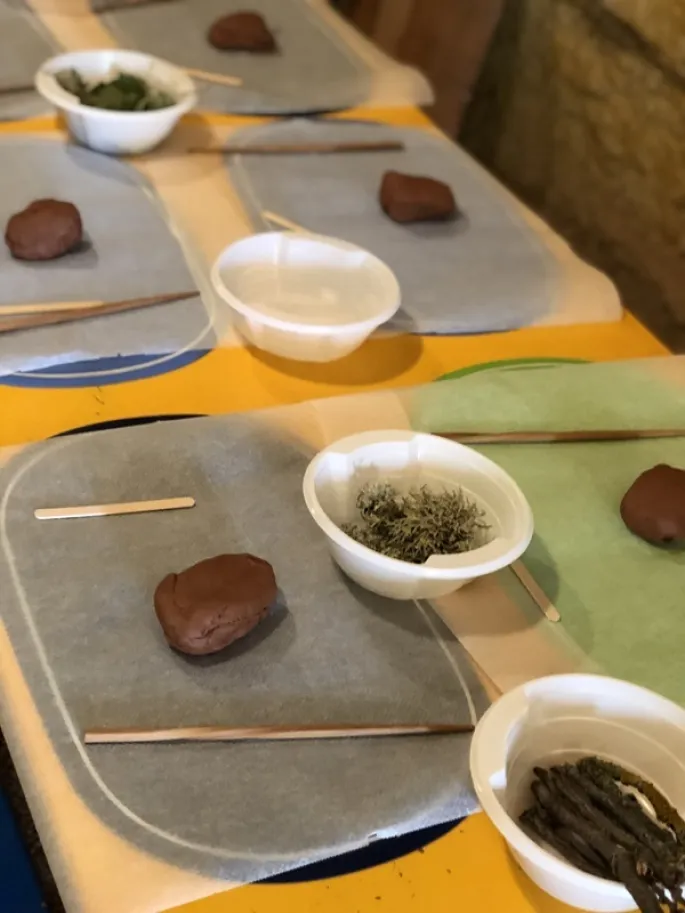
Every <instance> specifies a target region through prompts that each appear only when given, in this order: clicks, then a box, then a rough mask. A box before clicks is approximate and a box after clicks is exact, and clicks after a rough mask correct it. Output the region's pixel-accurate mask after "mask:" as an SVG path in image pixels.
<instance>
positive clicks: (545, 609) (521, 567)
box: [511, 561, 561, 622]
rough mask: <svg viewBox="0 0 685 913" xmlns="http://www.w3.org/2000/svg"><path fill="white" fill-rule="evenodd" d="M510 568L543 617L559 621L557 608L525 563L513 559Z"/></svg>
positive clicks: (559, 614)
mask: <svg viewBox="0 0 685 913" xmlns="http://www.w3.org/2000/svg"><path fill="white" fill-rule="evenodd" d="M511 570H512V571H513V572H514V574H515V575H516V577H517V579H518V581H519V583H520V584H521V585H522V586H523V587H524V588H525V590H526V591H527V592H528V595H529V596H530V597H531V599H532V600H533V602H534V603H535V604H536V605H537V607H538V608H539V609H540V611H541V612H542V614H543V615H544V616H545V618H546V619H547V620H548V621H553V622H557V621H561V613H560V612H559V609H558V608H557V607H556V606H555V605H554V603H553V602H552V601H551V600H550V599H549V598H548V596H547V594H546V593H545V592H544V591H543V589H542V587H541V586H540V585H539V584H538V582H537V581H536V580H535V578H534V577H533V575H532V574H531V573H530V571H529V570H528V568H527V567H526V566H525V564H524V563H523V562H522V561H514V563H513V564H512V565H511Z"/></svg>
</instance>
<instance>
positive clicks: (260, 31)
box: [207, 12, 276, 54]
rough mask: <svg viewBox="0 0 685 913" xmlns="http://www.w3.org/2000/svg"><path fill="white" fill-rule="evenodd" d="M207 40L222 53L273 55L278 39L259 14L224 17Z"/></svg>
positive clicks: (210, 30)
mask: <svg viewBox="0 0 685 913" xmlns="http://www.w3.org/2000/svg"><path fill="white" fill-rule="evenodd" d="M207 40H208V41H209V43H210V44H211V45H212V46H213V47H215V48H217V49H218V50H220V51H251V52H252V53H256V54H271V53H273V52H274V51H275V50H276V39H275V38H274V36H273V34H272V33H271V31H270V30H269V27H268V26H267V24H266V22H265V21H264V19H263V17H262V16H260V15H259V13H250V12H242V13H231V14H230V15H229V16H222V17H221V18H220V19H217V20H216V22H214V23H213V24H212V26H211V27H210V29H209V32H208V33H207Z"/></svg>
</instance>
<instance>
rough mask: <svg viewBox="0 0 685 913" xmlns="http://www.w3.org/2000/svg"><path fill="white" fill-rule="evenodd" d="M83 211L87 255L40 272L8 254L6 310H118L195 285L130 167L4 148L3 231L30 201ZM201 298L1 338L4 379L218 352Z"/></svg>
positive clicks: (4, 261)
mask: <svg viewBox="0 0 685 913" xmlns="http://www.w3.org/2000/svg"><path fill="white" fill-rule="evenodd" d="M43 197H56V198H58V199H62V200H69V201H71V202H72V203H75V204H76V206H78V208H79V210H80V212H81V216H82V219H83V224H84V232H85V235H86V242H87V243H86V244H85V245H84V249H81V250H79V251H76V252H74V253H71V254H67V255H66V256H65V257H61V258H60V259H58V260H51V261H45V262H42V263H36V262H27V261H21V260H14V259H13V258H12V257H11V255H10V253H9V250H8V249H7V248H6V246H5V245H4V244H2V245H1V246H0V275H1V276H2V282H1V283H0V315H1V314H2V306H3V304H20V303H24V302H35V301H46V302H52V301H54V302H59V301H78V300H104V301H116V300H119V299H125V298H138V297H144V296H147V295H154V294H162V293H166V292H170V293H171V292H176V291H186V290H188V289H193V288H194V287H196V286H197V281H196V279H194V278H193V276H192V275H191V273H190V271H189V269H188V266H187V265H186V261H185V258H184V256H183V253H182V250H181V247H180V245H179V243H178V241H177V240H176V238H175V237H174V235H173V234H172V231H171V229H170V227H169V225H168V224H167V222H166V221H165V215H164V212H163V210H162V208H161V205H160V204H159V203H158V201H157V200H156V199H155V197H154V193H153V191H152V189H151V188H150V186H149V185H148V184H147V182H146V181H145V180H144V179H143V178H142V176H141V175H139V173H138V172H136V171H135V170H134V169H133V168H132V167H131V166H130V165H127V164H125V163H123V162H118V161H116V160H114V159H111V158H107V157H106V156H102V155H97V154H95V153H93V152H89V151H87V150H85V149H80V148H77V147H70V146H65V145H63V144H62V143H59V142H53V141H50V140H40V139H24V138H17V139H11V138H8V139H5V140H3V141H1V142H0V201H1V202H0V224H2V225H3V226H4V225H5V223H6V221H7V219H8V218H9V217H10V216H11V215H12V214H13V213H14V212H17V211H18V210H21V209H23V208H24V207H25V206H27V205H28V204H29V203H30V202H31V201H32V200H36V199H41V198H43ZM213 341H214V333H213V330H212V325H211V319H210V316H209V315H208V313H207V310H206V309H205V307H204V305H203V304H202V301H201V300H200V298H199V297H198V298H193V299H190V300H187V301H183V302H178V303H173V304H167V305H161V306H159V307H153V308H146V309H144V310H140V311H136V312H131V313H126V314H118V315H114V316H110V317H100V318H98V319H97V320H85V321H82V322H79V323H71V324H63V325H62V326H53V327H44V328H39V329H31V330H23V331H20V332H16V333H9V334H5V335H0V375H4V374H9V373H12V372H15V371H27V370H35V369H38V368H41V367H45V366H47V365H54V364H65V363H69V362H76V361H86V360H90V359H96V358H104V357H108V356H116V355H140V354H146V355H156V354H159V355H160V356H163V355H165V354H166V353H170V354H171V353H176V352H179V351H180V350H182V349H184V348H194V349H202V348H211V346H212V344H213Z"/></svg>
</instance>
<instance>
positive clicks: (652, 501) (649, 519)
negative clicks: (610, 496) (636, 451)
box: [621, 463, 685, 545]
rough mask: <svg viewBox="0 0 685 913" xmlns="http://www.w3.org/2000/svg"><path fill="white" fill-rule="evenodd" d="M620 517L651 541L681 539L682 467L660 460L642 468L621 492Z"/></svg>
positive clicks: (684, 507)
mask: <svg viewBox="0 0 685 913" xmlns="http://www.w3.org/2000/svg"><path fill="white" fill-rule="evenodd" d="M621 517H622V518H623V522H624V523H625V525H626V526H627V527H628V529H629V530H630V531H631V532H632V533H635V535H636V536H640V538H642V539H646V541H647V542H651V543H653V544H654V545H668V544H669V543H671V542H677V541H681V540H685V470H682V469H675V468H674V467H673V466H667V465H666V464H664V463H661V464H659V465H658V466H653V467H652V468H651V469H648V470H647V471H646V472H643V473H642V475H639V476H638V477H637V479H636V480H635V481H634V482H633V484H632V485H631V486H630V488H629V489H628V491H627V492H626V493H625V495H624V496H623V500H622V501H621Z"/></svg>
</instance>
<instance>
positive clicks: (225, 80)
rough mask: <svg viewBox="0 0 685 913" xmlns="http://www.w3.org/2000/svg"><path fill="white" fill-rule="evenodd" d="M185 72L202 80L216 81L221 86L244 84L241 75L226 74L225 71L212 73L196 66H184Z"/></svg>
mask: <svg viewBox="0 0 685 913" xmlns="http://www.w3.org/2000/svg"><path fill="white" fill-rule="evenodd" d="M183 70H184V72H185V73H187V74H188V76H190V77H192V78H193V79H199V80H200V81H201V82H214V83H216V84H217V85H219V86H242V84H243V81H242V79H241V78H240V76H224V74H223V73H210V72H209V71H208V70H196V69H195V68H194V67H183Z"/></svg>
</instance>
